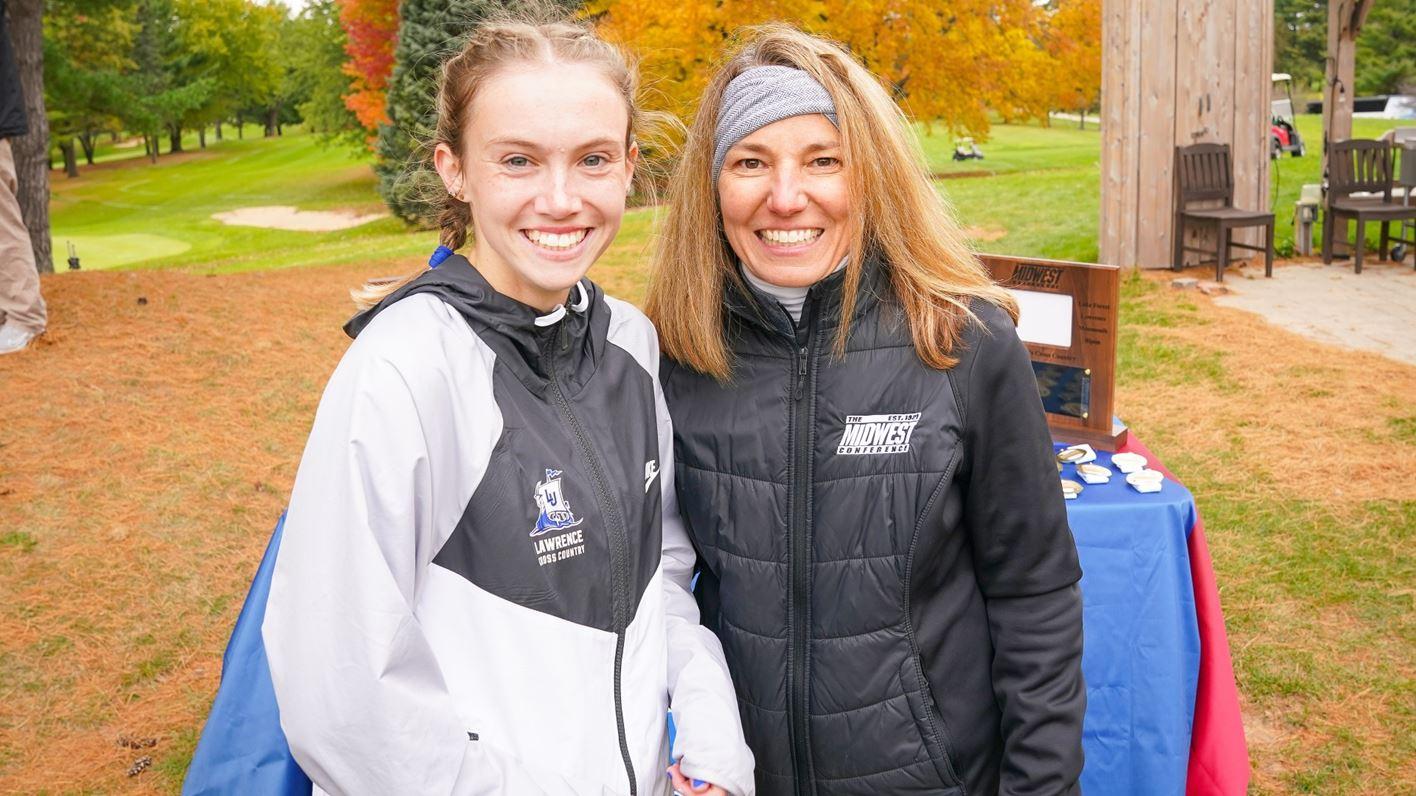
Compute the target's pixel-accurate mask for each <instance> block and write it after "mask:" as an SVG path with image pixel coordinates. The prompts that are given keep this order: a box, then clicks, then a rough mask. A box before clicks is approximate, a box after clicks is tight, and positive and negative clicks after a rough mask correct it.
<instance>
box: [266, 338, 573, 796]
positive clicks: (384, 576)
mask: <svg viewBox="0 0 1416 796" xmlns="http://www.w3.org/2000/svg"><path fill="white" fill-rule="evenodd" d="M365 342H366V341H365V340H363V339H361V340H359V341H356V343H355V345H354V346H352V347H351V348H350V350H349V352H348V354H346V356H345V358H344V360H343V361H342V362H341V363H340V366H339V368H338V369H337V370H336V371H335V373H334V375H333V377H331V379H330V383H329V386H328V387H327V389H326V391H325V394H324V397H323V399H322V400H321V403H320V408H319V411H318V413H317V414H316V417H315V424H314V428H313V430H312V431H311V434H310V439H309V443H308V445H307V447H306V450H305V455H304V457H303V459H302V460H301V463H300V469H299V473H298V475H297V476H296V479H295V487H294V491H293V494H292V495H291V501H290V509H289V513H288V515H287V519H286V525H285V535H284V540H283V542H282V544H281V549H280V551H279V557H278V558H277V561H276V565H275V573H274V576H273V579H272V584H271V592H270V601H269V605H268V608H267V612H266V618H265V623H264V625H263V628H262V630H263V637H264V639H265V646H266V652H267V654H268V656H269V660H270V669H271V677H272V680H273V681H274V684H275V693H276V698H277V702H278V704H279V708H280V720H281V727H282V728H283V729H284V731H285V735H286V738H287V739H288V741H289V743H290V749H291V752H292V753H293V754H294V757H295V759H296V761H298V762H299V764H300V766H301V768H303V769H304V771H305V773H306V774H308V775H309V776H310V778H311V779H312V780H313V781H314V782H315V783H316V785H318V786H319V788H320V789H322V790H324V791H327V792H329V793H341V794H342V793H419V794H448V793H456V794H491V793H518V794H520V793H528V794H536V793H553V794H561V793H575V792H576V789H575V788H574V787H572V786H571V785H570V784H569V783H566V782H565V781H563V780H562V779H561V778H560V777H558V776H556V775H554V774H552V773H549V772H547V771H545V770H544V769H542V770H539V771H538V770H536V767H535V766H534V765H530V764H528V763H527V762H524V761H520V760H518V759H516V758H515V757H513V756H511V755H510V754H509V753H506V752H505V751H502V750H498V749H496V748H495V747H492V746H489V745H488V744H487V743H486V742H485V741H480V742H474V741H472V740H471V739H470V737H469V733H468V729H467V727H466V725H465V723H464V721H463V720H462V719H461V717H459V716H458V715H457V711H456V710H455V708H454V707H453V703H452V700H451V699H450V697H449V695H448V690H447V687H446V685H445V683H444V678H443V675H442V672H441V670H440V668H439V665H438V662H437V660H436V658H435V656H434V652H433V650H432V648H431V647H430V645H429V643H428V640H427V638H426V637H425V635H424V633H423V631H422V629H421V628H420V626H419V622H418V618H417V617H416V616H415V614H414V610H413V609H414V606H415V605H416V604H417V596H418V594H419V587H420V582H421V581H422V578H423V573H424V572H425V570H426V569H427V567H428V566H429V562H430V560H431V558H432V556H433V555H434V554H435V552H436V549H437V547H438V546H439V545H440V544H441V543H442V541H443V539H444V538H445V537H446V535H447V533H449V532H450V529H451V528H452V527H453V526H454V525H455V523H456V521H457V517H458V515H460V513H461V511H462V509H463V508H464V507H465V505H466V501H467V499H468V497H469V496H470V494H471V490H472V488H473V487H474V486H475V484H476V482H477V481H478V480H479V479H480V478H481V475H482V473H483V471H485V468H486V460H487V457H488V455H489V452H490V450H491V446H492V444H493V443H494V442H495V435H496V434H497V433H498V432H499V428H493V429H475V428H466V427H459V428H450V427H447V426H453V425H459V424H458V423H454V422H453V421H452V420H450V419H449V420H448V422H447V423H444V422H443V417H441V416H440V413H444V412H446V413H448V414H449V415H450V414H451V413H452V412H453V411H454V410H453V409H452V406H451V402H452V400H453V397H452V396H451V392H452V389H451V388H449V387H448V386H447V385H448V383H449V382H450V381H453V380H452V379H450V378H444V377H446V376H447V375H448V374H446V373H440V372H438V370H437V369H438V367H439V366H438V365H436V364H435V365H431V366H429V368H430V369H431V370H432V372H431V374H428V373H424V374H422V376H423V381H422V382H421V385H423V386H421V387H417V388H415V387H414V386H411V385H410V381H409V379H408V378H407V374H406V373H404V372H401V370H400V368H399V367H398V366H396V365H395V364H393V363H392V362H390V361H389V358H388V357H386V356H381V355H380V353H379V346H378V344H377V342H376V341H367V342H369V343H370V345H361V344H363V343H365ZM421 355H422V356H426V357H429V358H433V359H435V358H436V357H437V352H436V351H424V352H421ZM427 385H440V388H438V387H435V388H432V389H429V388H428V387H427ZM487 389H488V390H490V384H488V385H487ZM429 393H432V394H431V395H430V394H429ZM440 393H449V394H448V395H442V394H440ZM460 425H461V426H466V425H467V424H465V423H461V424H460ZM488 436H491V437H492V438H491V439H487V438H486V437H488ZM459 481H460V483H459ZM468 482H470V484H469V483H468ZM596 793H598V788H597V789H596Z"/></svg>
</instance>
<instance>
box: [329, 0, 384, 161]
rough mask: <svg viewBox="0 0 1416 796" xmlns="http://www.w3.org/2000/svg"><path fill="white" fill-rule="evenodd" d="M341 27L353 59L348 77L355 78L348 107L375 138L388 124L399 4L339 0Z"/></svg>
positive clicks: (379, 0)
mask: <svg viewBox="0 0 1416 796" xmlns="http://www.w3.org/2000/svg"><path fill="white" fill-rule="evenodd" d="M339 23H340V25H342V26H343V27H344V33H345V36H346V37H347V42H346V44H345V45H344V51H345V53H347V54H348V55H349V61H348V62H346V63H345V64H344V73H345V74H347V75H349V77H350V78H351V83H350V93H349V94H347V95H345V97H344V104H345V105H347V106H348V107H349V110H351V111H353V112H354V115H355V116H356V117H357V118H358V119H359V124H361V125H363V126H364V129H366V130H368V131H369V132H370V134H372V133H374V132H376V131H377V130H378V126H379V125H380V124H387V123H388V109H387V108H386V95H387V91H388V78H389V75H391V74H393V48H394V45H395V44H396V43H397V39H398V0H339Z"/></svg>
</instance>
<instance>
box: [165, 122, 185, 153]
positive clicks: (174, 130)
mask: <svg viewBox="0 0 1416 796" xmlns="http://www.w3.org/2000/svg"><path fill="white" fill-rule="evenodd" d="M167 133H168V138H170V139H171V140H172V153H173V154H176V153H178V152H181V151H182V125H180V124H169V125H167Z"/></svg>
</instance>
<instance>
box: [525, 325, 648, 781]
mask: <svg viewBox="0 0 1416 796" xmlns="http://www.w3.org/2000/svg"><path fill="white" fill-rule="evenodd" d="M564 337H565V323H564V322H563V321H562V322H561V323H560V324H557V326H556V331H555V333H554V334H553V335H552V336H551V345H550V346H549V349H550V351H549V352H548V354H549V355H548V356H547V362H548V365H547V370H548V371H549V374H550V379H548V381H549V386H550V388H551V395H552V396H553V397H554V398H555V403H556V408H558V409H559V410H560V412H561V414H562V415H563V416H564V417H565V419H566V424H567V425H569V426H570V430H571V432H572V434H573V435H574V436H575V442H576V445H578V446H579V448H580V453H581V455H583V456H584V457H585V460H586V461H587V462H589V463H590V475H591V479H592V480H593V481H594V482H595V499H596V501H597V502H598V503H599V505H600V516H602V517H604V519H605V530H606V532H607V535H608V537H609V541H610V615H611V622H612V624H613V626H614V629H615V681H614V689H615V729H616V730H617V731H618V732H619V747H620V757H621V758H622V759H623V760H624V771H625V774H627V775H628V776H629V793H630V796H637V794H638V791H639V786H638V783H637V781H636V780H635V777H634V761H633V759H631V758H630V755H629V737H628V735H627V734H626V733H625V729H624V700H623V696H622V695H623V689H622V687H621V674H622V672H623V668H624V642H625V628H627V627H628V626H629V607H628V606H629V599H628V595H629V590H630V583H629V535H628V533H627V532H626V531H625V527H624V520H623V519H621V518H620V514H619V509H618V508H617V504H616V502H615V500H614V495H613V493H612V492H611V491H610V488H609V482H608V481H607V480H606V478H605V471H604V468H603V467H601V465H600V457H599V456H598V455H597V454H596V452H595V449H594V447H592V446H591V444H590V437H589V436H587V435H586V433H585V427H584V426H582V425H581V424H580V419H579V418H578V417H576V415H575V411H574V410H573V409H572V408H571V405H570V401H569V400H568V399H567V398H566V397H565V391H564V390H562V389H561V385H560V378H559V373H558V371H557V370H556V357H557V355H558V354H559V352H558V351H557V350H556V348H557V347H558V346H557V342H559V341H561V340H562V339H563V338H564ZM545 353H547V352H543V354H545Z"/></svg>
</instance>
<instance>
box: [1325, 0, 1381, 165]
mask: <svg viewBox="0 0 1416 796" xmlns="http://www.w3.org/2000/svg"><path fill="white" fill-rule="evenodd" d="M1371 10H1372V0H1331V2H1329V3H1328V39H1327V40H1328V49H1327V62H1326V66H1325V68H1324V69H1323V147H1322V159H1323V170H1322V175H1323V189H1324V190H1325V191H1326V190H1327V179H1328V153H1327V145H1328V143H1329V142H1331V141H1345V140H1347V139H1349V138H1351V137H1352V95H1353V91H1354V89H1353V85H1352V82H1353V80H1354V79H1355V76H1356V72H1357V33H1358V32H1359V31H1360V30H1361V29H1362V23H1363V22H1365V21H1366V20H1367V12H1369V11H1371Z"/></svg>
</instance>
